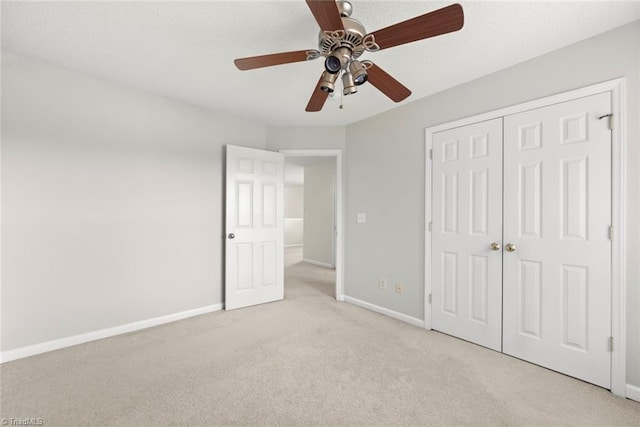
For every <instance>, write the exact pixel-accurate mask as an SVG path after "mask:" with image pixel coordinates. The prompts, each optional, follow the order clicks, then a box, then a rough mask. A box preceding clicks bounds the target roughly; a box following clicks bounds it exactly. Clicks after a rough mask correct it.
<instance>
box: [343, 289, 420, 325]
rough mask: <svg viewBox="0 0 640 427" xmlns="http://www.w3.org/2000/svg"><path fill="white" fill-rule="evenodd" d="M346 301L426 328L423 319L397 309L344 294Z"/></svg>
mask: <svg viewBox="0 0 640 427" xmlns="http://www.w3.org/2000/svg"><path fill="white" fill-rule="evenodd" d="M344 301H345V302H348V303H349V304H353V305H357V306H358V307H362V308H366V309H367V310H371V311H375V312H376V313H380V314H383V315H385V316H387V317H391V318H393V319H396V320H400V321H401V322H405V323H408V324H410V325H413V326H417V327H419V328H424V321H422V320H421V319H418V318H415V317H412V316H407V315H406V314H402V313H398V312H397V311H393V310H389V309H388V308H384V307H380V306H379V305H375V304H371V303H368V302H366V301H362V300H359V299H357V298H353V297H350V296H347V295H345V296H344Z"/></svg>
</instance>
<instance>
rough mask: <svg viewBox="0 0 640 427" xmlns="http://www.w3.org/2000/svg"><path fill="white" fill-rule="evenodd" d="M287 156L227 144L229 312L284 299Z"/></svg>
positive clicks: (226, 260) (226, 305) (226, 288)
mask: <svg viewBox="0 0 640 427" xmlns="http://www.w3.org/2000/svg"><path fill="white" fill-rule="evenodd" d="M283 192H284V155H283V154H282V153H275V152H272V151H264V150H257V149H254V148H247V147H237V146H233V145H227V192H226V232H227V236H226V245H225V249H226V250H225V276H226V277H225V309H226V310H232V309H234V308H240V307H246V306H250V305H256V304H262V303H265V302H270V301H276V300H281V299H282V298H283V296H284V195H283Z"/></svg>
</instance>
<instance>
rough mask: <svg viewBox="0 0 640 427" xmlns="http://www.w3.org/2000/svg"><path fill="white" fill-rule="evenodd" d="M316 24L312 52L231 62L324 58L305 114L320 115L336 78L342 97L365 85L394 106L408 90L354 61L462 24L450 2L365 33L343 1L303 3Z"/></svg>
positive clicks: (250, 65)
mask: <svg viewBox="0 0 640 427" xmlns="http://www.w3.org/2000/svg"><path fill="white" fill-rule="evenodd" d="M306 2H307V6H309V9H311V13H312V14H313V16H314V18H315V19H316V21H317V22H318V25H319V26H320V35H319V39H320V40H319V42H318V50H315V49H311V50H298V51H293V52H282V53H274V54H270V55H262V56H252V57H248V58H240V59H236V60H235V61H234V63H235V65H236V67H238V69H240V70H252V69H255V68H263V67H270V66H273V65H280V64H288V63H292V62H303V61H311V60H314V59H317V58H319V57H320V56H323V57H325V61H324V68H325V70H324V72H323V73H322V75H321V76H320V80H318V83H317V84H316V87H315V88H314V90H313V93H312V95H311V99H309V103H308V104H307V108H306V111H320V110H321V109H322V107H323V106H324V103H325V101H326V100H327V97H328V96H329V94H330V93H332V92H333V91H334V90H335V82H336V81H337V80H338V77H339V76H340V74H342V87H343V94H344V95H351V94H353V93H356V92H357V91H358V89H357V86H360V85H362V84H364V83H365V82H367V81H368V82H369V83H371V84H372V85H373V86H375V87H376V88H377V89H378V90H380V91H381V92H382V93H384V94H385V95H386V96H388V97H389V98H391V99H392V100H393V101H394V102H400V101H402V100H404V99H406V98H407V97H408V96H409V95H411V91H410V90H409V89H407V88H406V87H405V86H403V85H402V84H401V83H400V82H399V81H397V80H396V79H394V78H393V77H391V76H390V75H389V74H387V72H385V71H384V70H383V69H382V68H380V67H378V66H377V65H376V64H374V63H373V62H371V61H359V60H358V58H359V57H360V56H361V55H362V54H363V53H364V52H365V51H369V52H376V51H378V50H382V49H388V48H390V47H394V46H398V45H401V44H405V43H411V42H414V41H418V40H423V39H426V38H429V37H434V36H439V35H441V34H446V33H450V32H453V31H458V30H459V29H461V28H462V26H463V24H464V14H463V12H462V6H460V5H459V4H453V5H450V6H447V7H444V8H442V9H438V10H435V11H433V12H429V13H426V14H424V15H420V16H417V17H415V18H412V19H409V20H406V21H403V22H400V23H398V24H395V25H391V26H389V27H386V28H382V29H380V30H377V31H374V32H372V33H367V32H366V30H365V29H364V26H363V25H362V24H361V23H360V22H358V21H356V20H355V19H353V18H351V13H352V11H353V7H352V6H351V3H349V2H348V1H344V0H337V1H335V0H306Z"/></svg>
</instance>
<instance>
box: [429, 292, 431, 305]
mask: <svg viewBox="0 0 640 427" xmlns="http://www.w3.org/2000/svg"><path fill="white" fill-rule="evenodd" d="M429 304H431V294H429Z"/></svg>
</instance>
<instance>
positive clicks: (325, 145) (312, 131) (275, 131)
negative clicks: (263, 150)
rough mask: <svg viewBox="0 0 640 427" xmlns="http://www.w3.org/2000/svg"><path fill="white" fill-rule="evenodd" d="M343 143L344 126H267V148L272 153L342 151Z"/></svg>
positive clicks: (344, 139) (344, 137) (344, 136)
mask: <svg viewBox="0 0 640 427" xmlns="http://www.w3.org/2000/svg"><path fill="white" fill-rule="evenodd" d="M309 114H312V113H309ZM345 141H346V135H345V128H344V126H267V148H268V149H269V150H273V151H278V150H285V149H287V150H306V149H309V150H311V149H313V150H319V149H331V150H335V149H338V150H344V147H345Z"/></svg>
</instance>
